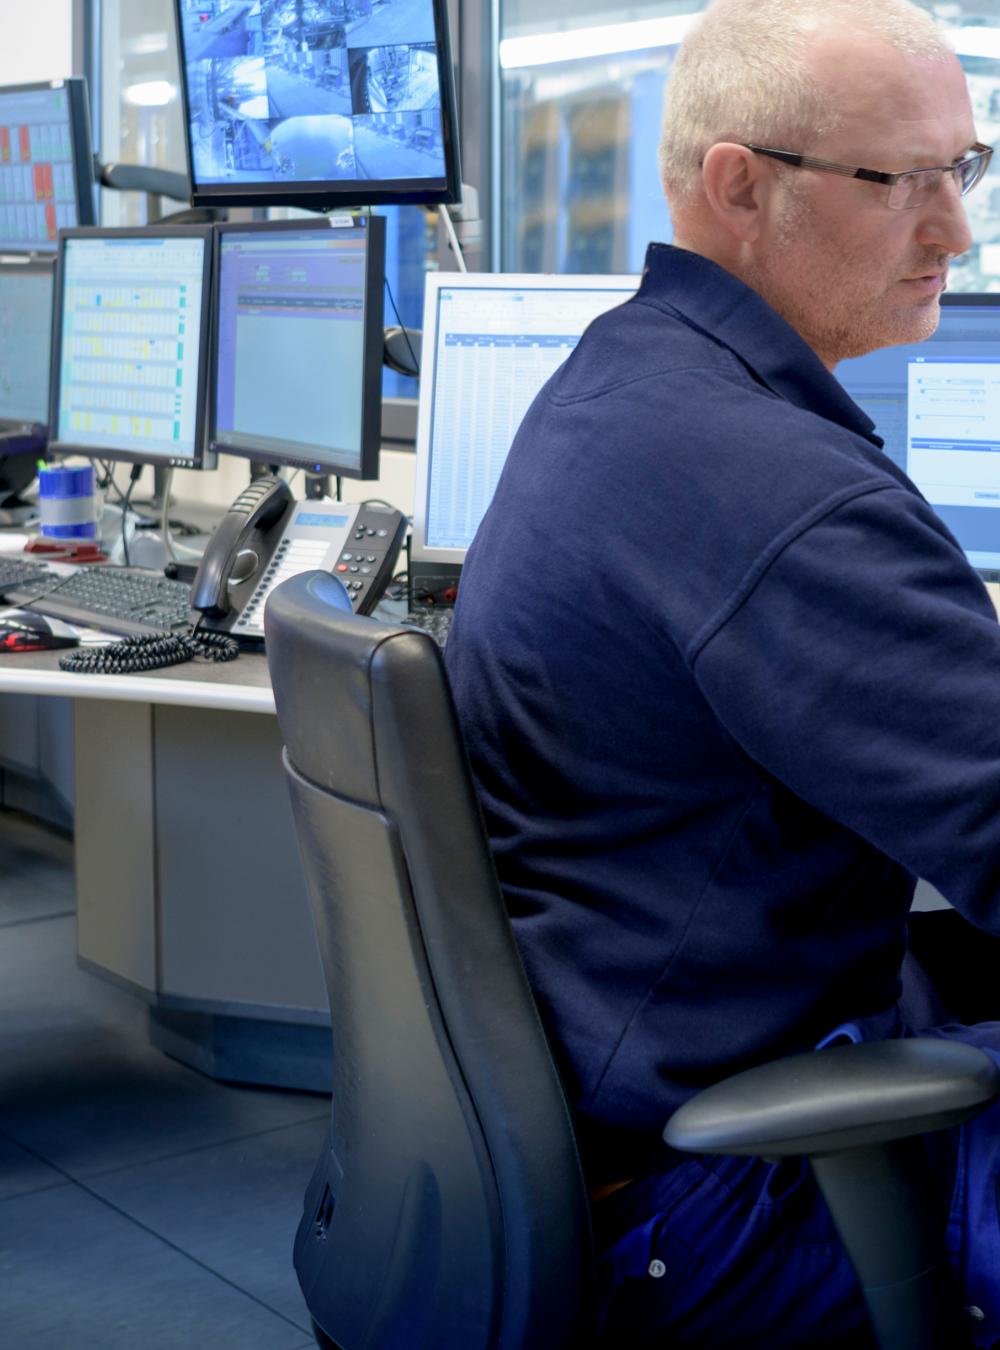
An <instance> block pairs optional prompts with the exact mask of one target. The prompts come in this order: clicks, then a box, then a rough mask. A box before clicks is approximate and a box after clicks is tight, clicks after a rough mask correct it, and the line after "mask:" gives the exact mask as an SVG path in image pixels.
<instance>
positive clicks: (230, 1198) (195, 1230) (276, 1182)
mask: <svg viewBox="0 0 1000 1350" xmlns="http://www.w3.org/2000/svg"><path fill="white" fill-rule="evenodd" d="M327 1124H328V1116H327V1115H324V1116H323V1118H322V1119H321V1120H317V1121H310V1122H308V1123H306V1124H302V1125H292V1126H288V1127H287V1128H285V1129H282V1130H274V1131H271V1132H270V1133H268V1134H264V1135H258V1136H256V1137H255V1138H252V1139H244V1140H239V1141H236V1142H234V1143H231V1144H225V1145H221V1146H219V1147H217V1148H209V1149H199V1150H197V1151H196V1152H193V1153H186V1154H184V1156H183V1157H180V1158H173V1159H170V1160H169V1161H164V1162H159V1163H147V1164H146V1165H145V1166H143V1167H130V1168H128V1169H126V1170H124V1171H120V1172H115V1173H113V1174H110V1175H107V1176H98V1177H92V1178H90V1180H89V1181H88V1183H87V1184H88V1186H89V1187H90V1188H91V1189H92V1190H94V1191H96V1192H97V1194H98V1195H101V1196H104V1197H106V1198H107V1199H109V1200H111V1201H113V1203H114V1204H115V1205H117V1206H118V1207H119V1208H120V1209H122V1210H124V1211H125V1213H127V1214H129V1215H131V1216H132V1217H133V1218H136V1219H139V1220H141V1222H142V1223H144V1224H145V1225H147V1227H149V1228H151V1229H153V1230H154V1231H155V1232H156V1233H159V1234H161V1235H162V1236H163V1237H166V1238H168V1239H169V1240H170V1241H171V1242H173V1243H175V1244H176V1245H177V1246H178V1247H181V1248H183V1250H184V1251H186V1252H189V1253H190V1254H191V1255H192V1256H194V1257H196V1258H197V1259H198V1260H199V1261H201V1262H203V1263H204V1264H205V1265H206V1266H208V1267H209V1268H210V1269H211V1270H213V1271H215V1272H216V1273H218V1274H220V1275H224V1276H225V1277H226V1278H227V1279H229V1280H232V1282H233V1283H234V1284H236V1285H238V1286H239V1287H240V1288H241V1289H245V1290H246V1291H247V1292H248V1293H251V1294H253V1295H254V1296H255V1297H256V1298H259V1299H260V1300H261V1302H262V1303H266V1304H267V1306H268V1307H269V1308H273V1309H274V1310H275V1311H276V1312H280V1313H282V1314H283V1315H284V1316H285V1317H287V1318H289V1319H290V1320H291V1321H293V1322H295V1323H297V1324H298V1325H300V1326H301V1327H302V1328H303V1330H305V1331H307V1332H308V1329H309V1320H308V1313H307V1312H306V1308H305V1305H304V1303H303V1301H302V1295H301V1293H300V1291H299V1285H298V1281H297V1279H296V1277H295V1271H294V1269H293V1267H292V1242H293V1239H294V1237H295V1230H296V1228H297V1226H298V1222H299V1219H300V1217H301V1214H302V1196H303V1194H304V1192H305V1188H306V1183H307V1182H308V1180H309V1177H310V1176H311V1174H312V1170H313V1167H314V1166H315V1165H316V1159H317V1158H318V1157H319V1153H320V1149H321V1148H322V1146H323V1139H324V1136H325V1133H326V1127H327ZM220 1215H225V1217H226V1222H225V1224H220V1222H219V1216H220ZM234 1232H235V1233H239V1243H238V1245H234V1243H233V1240H232V1234H233V1233H234Z"/></svg>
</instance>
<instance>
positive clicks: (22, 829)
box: [0, 810, 75, 928]
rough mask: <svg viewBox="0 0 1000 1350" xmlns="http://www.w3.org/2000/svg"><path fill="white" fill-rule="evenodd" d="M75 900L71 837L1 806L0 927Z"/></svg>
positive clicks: (66, 908) (62, 910)
mask: <svg viewBox="0 0 1000 1350" xmlns="http://www.w3.org/2000/svg"><path fill="white" fill-rule="evenodd" d="M74 904H75V901H74V886H73V844H72V841H71V840H69V839H65V838H63V837H62V836H61V835H59V834H56V833H55V831H53V830H49V829H46V828H45V827H44V826H42V825H36V824H34V823H33V822H31V821H29V820H27V819H26V818H25V817H23V816H19V815H17V814H15V813H12V812H9V811H3V810H0V928H3V927H6V926H7V925H9V924H12V923H24V922H26V921H28V920H35V919H42V918H49V917H51V916H53V915H56V914H67V913H71V912H72V910H73V908H74Z"/></svg>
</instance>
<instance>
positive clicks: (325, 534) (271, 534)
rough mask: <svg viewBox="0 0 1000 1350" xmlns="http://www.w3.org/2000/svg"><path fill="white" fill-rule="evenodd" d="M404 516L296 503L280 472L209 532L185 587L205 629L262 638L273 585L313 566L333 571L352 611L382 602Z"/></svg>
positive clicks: (362, 507) (386, 510) (251, 490)
mask: <svg viewBox="0 0 1000 1350" xmlns="http://www.w3.org/2000/svg"><path fill="white" fill-rule="evenodd" d="M406 526H407V521H406V517H405V516H404V515H403V514H402V512H401V511H396V510H394V509H392V508H391V507H387V506H380V505H378V504H376V503H374V502H361V503H357V502H328V501H296V500H295V499H294V498H293V497H292V494H291V492H290V491H289V489H288V484H287V483H285V482H284V480H283V479H280V478H272V477H266V478H258V479H256V480H255V481H254V482H252V483H251V484H250V485H249V487H247V488H245V489H244V491H243V492H241V493H240V495H239V496H238V497H237V498H236V501H235V502H233V504H232V506H231V507H230V508H229V510H228V511H227V512H226V514H225V516H224V517H223V519H222V521H221V523H220V525H219V527H218V529H217V530H216V532H215V534H214V535H213V537H212V541H211V543H210V544H209V546H208V548H207V550H206V552H205V556H204V558H203V559H202V562H201V566H200V567H199V568H198V572H197V575H196V576H195V579H194V583H193V585H192V588H191V608H192V609H195V610H200V611H201V612H202V614H203V615H204V619H203V622H202V627H203V628H209V629H214V630H216V631H220V632H227V633H232V635H233V636H234V637H236V638H245V639H248V640H252V641H261V642H262V641H263V640H264V604H265V602H266V600H267V597H268V595H270V593H271V591H272V590H273V589H274V587H275V586H277V585H279V584H280V583H281V582H282V581H285V580H286V579H287V578H288V577H291V576H294V575H295V574H296V573H298V572H310V571H313V570H315V569H317V568H321V569H322V570H324V571H327V572H332V573H333V574H334V575H335V576H337V577H339V578H340V580H341V581H342V582H343V583H344V586H345V587H346V589H347V593H348V595H349V596H350V597H351V604H352V606H353V608H354V612H355V613H356V614H369V613H370V612H371V611H372V610H373V609H374V608H375V606H376V604H377V603H378V601H379V600H380V598H381V596H382V593H383V592H384V590H385V588H386V586H387V585H388V583H389V581H390V580H391V579H392V572H393V568H394V566H395V563H396V559H397V557H398V556H399V550H400V548H401V547H402V543H403V539H404V537H405V535H406Z"/></svg>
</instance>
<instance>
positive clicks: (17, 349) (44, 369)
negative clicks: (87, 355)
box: [0, 265, 52, 423]
mask: <svg viewBox="0 0 1000 1350" xmlns="http://www.w3.org/2000/svg"><path fill="white" fill-rule="evenodd" d="M51 340H52V272H51V270H50V269H48V268H46V270H44V271H36V270H35V269H34V268H32V269H27V268H24V269H22V268H19V267H12V266H9V265H8V266H7V267H0V421H11V422H35V423H45V422H47V421H48V420H49V347H50V345H51Z"/></svg>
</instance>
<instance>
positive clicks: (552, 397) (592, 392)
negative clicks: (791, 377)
mask: <svg viewBox="0 0 1000 1350" xmlns="http://www.w3.org/2000/svg"><path fill="white" fill-rule="evenodd" d="M723 369H724V366H723V364H722V363H721V362H720V363H719V364H718V365H706V364H705V363H704V362H697V363H696V364H693V365H688V366H664V367H662V368H661V369H659V370H650V371H646V372H644V373H643V374H642V375H627V376H626V377H625V378H624V379H621V380H616V381H615V382H614V383H613V384H602V385H601V387H600V389H588V390H587V392H586V393H584V394H557V393H555V391H552V392H551V393H550V394H549V402H550V403H554V404H556V405H557V406H558V407H561V408H566V407H572V406H573V405H574V404H579V403H589V402H591V401H592V400H593V399H597V398H603V397H604V395H605V394H614V393H616V392H617V391H618V390H619V389H627V388H628V387H629V385H633V384H641V383H642V382H643V381H644V380H659V379H662V378H663V377H664V376H665V375H692V374H702V375H705V374H718V373H719V372H720V371H721V370H723ZM756 387H758V388H763V389H765V390H766V392H767V393H769V394H771V396H772V397H773V398H778V397H780V396H779V395H777V394H775V393H773V391H772V390H770V389H767V386H766V385H758V386H756Z"/></svg>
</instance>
